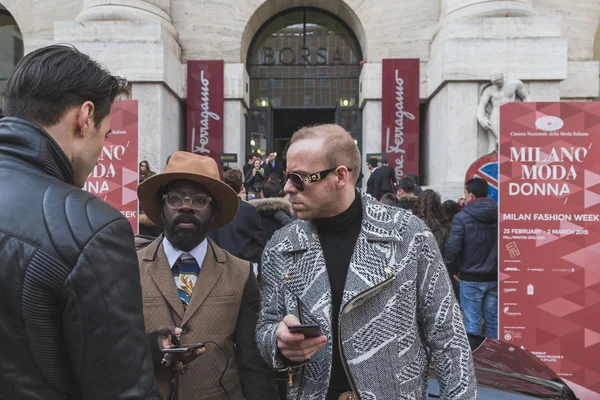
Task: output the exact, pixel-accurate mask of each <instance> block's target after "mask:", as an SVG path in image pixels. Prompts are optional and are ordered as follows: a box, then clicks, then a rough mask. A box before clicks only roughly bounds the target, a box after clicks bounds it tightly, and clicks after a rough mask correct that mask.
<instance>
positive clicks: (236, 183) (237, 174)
mask: <svg viewBox="0 0 600 400" xmlns="http://www.w3.org/2000/svg"><path fill="white" fill-rule="evenodd" d="M223 182H225V183H226V184H228V185H229V186H230V187H231V188H232V189H233V190H234V191H235V192H236V193H239V192H240V190H242V171H240V170H239V169H230V170H229V171H227V172H225V173H224V174H223Z"/></svg>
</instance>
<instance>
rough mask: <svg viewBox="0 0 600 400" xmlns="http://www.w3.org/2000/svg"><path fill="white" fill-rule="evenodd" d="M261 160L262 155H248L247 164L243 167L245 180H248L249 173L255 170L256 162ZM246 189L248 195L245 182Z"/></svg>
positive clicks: (251, 153) (252, 153)
mask: <svg viewBox="0 0 600 400" xmlns="http://www.w3.org/2000/svg"><path fill="white" fill-rule="evenodd" d="M257 158H260V154H258V153H255V152H250V153H248V155H247V156H246V163H245V164H244V166H243V167H242V176H243V177H244V178H243V180H244V181H245V180H246V177H247V176H248V173H249V172H250V171H252V168H254V161H255V160H256V159H257ZM244 187H245V189H246V193H247V192H248V189H249V188H248V186H247V185H246V184H245V182H244Z"/></svg>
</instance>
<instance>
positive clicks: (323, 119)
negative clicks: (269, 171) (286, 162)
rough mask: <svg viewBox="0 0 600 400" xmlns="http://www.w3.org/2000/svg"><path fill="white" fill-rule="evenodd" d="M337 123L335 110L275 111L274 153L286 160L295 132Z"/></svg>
mask: <svg viewBox="0 0 600 400" xmlns="http://www.w3.org/2000/svg"><path fill="white" fill-rule="evenodd" d="M333 123H335V108H331V109H273V151H275V152H276V153H277V158H279V159H280V160H283V159H285V154H284V153H285V150H286V145H287V144H288V142H289V141H290V139H291V138H292V135H293V134H294V132H296V131H297V130H298V129H300V128H302V127H303V126H310V125H316V124H333Z"/></svg>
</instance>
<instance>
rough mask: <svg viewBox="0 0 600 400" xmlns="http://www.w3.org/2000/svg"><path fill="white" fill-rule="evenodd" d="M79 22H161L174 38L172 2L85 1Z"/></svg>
mask: <svg viewBox="0 0 600 400" xmlns="http://www.w3.org/2000/svg"><path fill="white" fill-rule="evenodd" d="M76 20H77V22H91V21H160V22H161V23H162V24H163V25H164V26H165V27H166V28H167V31H168V32H169V33H170V34H171V36H173V37H174V38H176V37H177V32H176V31H175V28H174V27H173V24H172V23H171V1H170V0H83V7H82V11H81V12H80V13H79V15H78V16H77V19H76Z"/></svg>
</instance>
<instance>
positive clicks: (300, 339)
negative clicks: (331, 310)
mask: <svg viewBox="0 0 600 400" xmlns="http://www.w3.org/2000/svg"><path fill="white" fill-rule="evenodd" d="M290 328H291V329H290ZM294 330H296V332H297V333H295V332H293V331H294ZM317 330H318V331H317ZM317 332H318V333H319V334H320V335H316V336H314V337H311V336H308V335H306V334H305V333H308V334H317ZM275 336H276V337H277V347H278V348H279V350H280V351H281V354H283V356H284V357H285V358H287V359H288V360H290V361H293V362H304V361H307V360H309V359H310V358H311V357H312V356H313V355H314V354H315V353H316V352H317V351H318V350H319V349H320V348H321V347H323V345H325V343H327V337H326V336H325V335H323V334H322V332H321V329H320V327H319V326H318V325H303V324H301V323H300V321H299V320H298V318H296V316H295V315H291V314H290V315H286V316H285V318H284V319H283V321H281V322H280V323H279V325H278V326H277V330H276V332H275Z"/></svg>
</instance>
